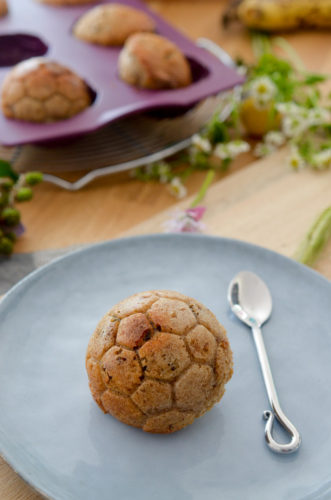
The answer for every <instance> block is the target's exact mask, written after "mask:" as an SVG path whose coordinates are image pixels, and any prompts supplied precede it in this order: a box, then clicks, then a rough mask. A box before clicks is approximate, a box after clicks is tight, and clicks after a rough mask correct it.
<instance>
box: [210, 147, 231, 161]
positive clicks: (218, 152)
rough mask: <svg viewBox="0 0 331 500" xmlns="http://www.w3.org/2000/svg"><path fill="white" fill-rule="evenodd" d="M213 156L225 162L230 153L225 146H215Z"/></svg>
mask: <svg viewBox="0 0 331 500" xmlns="http://www.w3.org/2000/svg"><path fill="white" fill-rule="evenodd" d="M213 154H214V155H215V156H217V157H218V158H220V159H221V160H226V159H228V158H230V152H229V148H228V145H227V144H217V146H215V148H214V151H213Z"/></svg>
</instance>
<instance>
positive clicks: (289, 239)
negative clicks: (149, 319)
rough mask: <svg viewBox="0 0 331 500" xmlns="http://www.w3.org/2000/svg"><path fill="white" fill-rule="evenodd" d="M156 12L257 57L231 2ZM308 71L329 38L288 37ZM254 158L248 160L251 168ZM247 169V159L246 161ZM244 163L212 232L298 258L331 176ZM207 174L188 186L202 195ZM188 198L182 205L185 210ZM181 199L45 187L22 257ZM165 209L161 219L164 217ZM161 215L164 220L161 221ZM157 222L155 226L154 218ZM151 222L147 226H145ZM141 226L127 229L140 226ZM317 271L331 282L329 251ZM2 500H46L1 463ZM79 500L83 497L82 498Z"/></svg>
mask: <svg viewBox="0 0 331 500" xmlns="http://www.w3.org/2000/svg"><path fill="white" fill-rule="evenodd" d="M147 3H148V4H149V5H150V6H151V7H152V8H154V9H155V10H156V11H158V12H159V13H160V14H162V15H163V16H164V17H165V18H166V19H168V20H169V21H171V22H172V23H173V24H174V25H176V26H177V27H178V28H179V29H181V30H182V31H183V32H184V33H186V34H187V35H188V36H190V37H192V38H193V39H195V38H197V37H199V36H206V37H209V38H211V39H212V40H214V41H216V42H218V43H219V44H221V45H222V46H223V47H224V48H225V49H226V50H227V51H228V52H229V53H230V54H231V55H232V56H234V57H236V56H238V55H239V56H244V57H246V58H248V59H252V53H251V48H250V42H249V35H248V33H247V32H246V31H245V30H244V29H242V28H240V27H239V26H233V27H231V28H230V29H229V30H227V31H226V30H224V29H223V28H222V27H221V23H220V18H221V13H222V11H223V10H224V9H225V8H226V6H227V4H228V2H227V1H225V0H224V1H221V0H159V1H156V0H150V1H149V2H147ZM286 38H287V39H288V40H289V41H290V42H291V43H292V44H293V46H294V47H295V48H296V50H297V51H298V52H299V54H300V56H301V57H302V59H303V61H304V62H305V64H306V66H307V68H309V69H310V70H314V71H325V72H329V73H331V44H330V40H331V35H330V34H329V33H327V32H323V33H320V32H307V31H306V32H301V33H295V34H290V35H286ZM248 160H251V158H250V157H247V159H246V163H247V161H248ZM244 163H245V161H244ZM242 166H243V160H241V161H240V162H238V163H237V165H236V166H235V167H234V168H233V169H232V170H231V173H230V175H227V176H225V178H224V179H223V180H221V181H220V178H218V183H217V184H215V185H214V186H213V187H212V189H211V190H210V192H209V194H208V197H207V199H206V204H207V206H208V211H207V214H206V223H207V226H208V232H210V233H212V234H221V235H223V236H230V237H236V238H240V239H244V240H246V241H250V242H253V243H257V244H260V245H263V246H266V247H268V248H272V249H274V250H277V251H279V252H281V253H283V254H284V255H289V256H290V255H292V253H293V252H294V250H295V248H296V246H297V244H298V243H299V241H300V240H301V238H302V237H303V235H304V234H305V232H306V231H307V229H308V227H309V225H310V224H311V223H312V221H313V220H314V218H315V217H316V215H317V214H318V213H319V212H320V211H321V210H322V209H324V208H325V207H326V206H327V205H329V204H330V203H331V195H330V193H331V175H330V173H324V174H322V173H320V174H319V173H314V172H310V171H305V172H300V173H298V174H295V173H294V172H291V171H289V170H288V169H287V167H286V165H285V161H284V152H281V153H279V154H278V155H276V156H274V157H273V158H269V159H267V160H263V161H261V162H258V163H255V164H253V165H250V166H249V167H247V168H245V169H242ZM200 183H201V175H200V174H197V175H194V176H193V178H192V179H191V180H190V182H189V193H190V194H192V193H193V192H194V191H196V190H197V188H198V186H199V184H200ZM187 203H188V200H185V201H183V202H182V203H181V204H179V206H182V207H186V206H187ZM174 205H175V201H174V200H173V198H171V196H170V195H169V194H168V193H167V191H166V189H165V188H164V187H163V186H159V185H151V184H148V185H146V184H142V183H139V182H136V181H132V180H130V179H128V177H123V176H122V177H118V176H117V177H110V178H108V179H104V180H100V181H97V182H95V183H93V184H92V185H90V186H88V187H87V188H85V189H84V190H83V191H81V192H78V193H67V192H64V191H61V190H60V189H58V188H56V187H54V186H51V185H47V184H46V183H45V184H43V185H41V186H39V187H38V188H37V189H36V197H35V200H34V201H33V203H28V204H26V205H22V214H23V221H24V223H25V224H26V226H27V228H28V231H27V233H26V235H25V236H24V237H23V238H22V239H21V240H20V241H19V243H18V244H17V247H16V251H18V252H28V251H34V250H38V249H45V248H57V247H64V246H68V245H72V244H75V243H84V242H93V241H99V240H103V239H107V238H110V237H114V236H117V235H119V234H121V233H123V234H124V233H125V234H138V233H144V232H156V231H159V230H160V225H161V223H162V221H164V220H165V219H166V218H167V217H168V216H169V212H168V211H166V212H164V209H167V208H169V207H174ZM160 211H162V213H161V214H159V212H160ZM158 214H159V215H158ZM151 216H154V217H153V218H152V219H151V220H148V219H149V218H150V217H151ZM146 220H147V222H143V221H146ZM138 223H140V225H138V226H137V227H135V228H134V229H132V230H131V231H128V230H129V228H132V226H134V225H135V224H138ZM317 269H318V270H319V271H320V272H322V273H323V274H324V275H325V276H328V277H329V278H331V245H329V246H328V247H327V248H326V249H325V250H324V252H323V255H322V256H321V258H320V259H319V261H318V264H317ZM0 498H1V500H40V499H41V496H40V495H39V494H38V493H36V492H34V491H33V490H32V489H31V488H30V487H29V486H28V485H26V483H24V481H22V480H21V479H20V478H19V477H18V476H17V475H16V474H15V472H14V471H13V470H12V469H11V468H10V467H9V466H8V465H7V464H6V463H5V462H4V461H3V460H2V459H0ZM77 500H78V499H77Z"/></svg>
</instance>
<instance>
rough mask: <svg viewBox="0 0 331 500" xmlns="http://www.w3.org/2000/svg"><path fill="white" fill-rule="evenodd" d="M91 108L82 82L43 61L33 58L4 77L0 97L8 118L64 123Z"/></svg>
mask: <svg viewBox="0 0 331 500" xmlns="http://www.w3.org/2000/svg"><path fill="white" fill-rule="evenodd" d="M90 104H91V97H90V93H89V90H88V87H87V85H86V84H85V82H84V81H83V80H82V79H81V78H80V77H79V76H77V75H76V74H75V73H73V72H72V71H71V70H70V69H68V68H67V67H65V66H62V65H61V64H58V63H56V62H53V61H50V60H48V59H47V58H44V57H33V58H31V59H27V60H26V61H23V62H21V63H19V64H17V65H16V66H14V68H13V69H12V70H11V71H10V72H9V73H8V74H7V76H6V78H5V80H4V82H3V85H2V93H1V106H2V112H3V114H4V115H5V116H6V117H7V118H13V119H17V120H24V121H30V122H51V121H56V120H63V119H66V118H70V117H71V116H74V115H76V114H77V113H80V112H81V111H83V110H84V109H85V108H87V107H88V106H89V105H90Z"/></svg>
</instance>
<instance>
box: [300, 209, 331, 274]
mask: <svg viewBox="0 0 331 500" xmlns="http://www.w3.org/2000/svg"><path fill="white" fill-rule="evenodd" d="M330 237H331V207H328V208H327V209H326V210H324V212H322V214H321V215H320V216H319V217H318V218H317V219H316V221H315V222H314V224H313V225H312V227H311V228H310V230H309V231H308V233H307V235H306V236H305V238H304V240H303V241H302V243H301V245H300V246H299V248H298V250H297V252H296V254H295V256H294V258H295V259H296V260H298V261H299V262H301V263H302V264H306V265H308V266H312V265H313V263H314V262H315V260H316V258H317V257H318V255H319V254H320V252H321V251H322V249H323V248H324V246H325V244H326V243H327V241H328V240H329V238H330Z"/></svg>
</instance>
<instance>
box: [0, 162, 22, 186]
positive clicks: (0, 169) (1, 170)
mask: <svg viewBox="0 0 331 500" xmlns="http://www.w3.org/2000/svg"><path fill="white" fill-rule="evenodd" d="M0 177H10V178H11V179H13V181H15V182H16V181H17V179H18V177H19V175H18V174H17V173H16V172H15V170H13V168H12V166H11V164H10V163H9V162H8V161H5V160H0Z"/></svg>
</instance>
